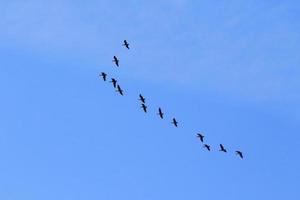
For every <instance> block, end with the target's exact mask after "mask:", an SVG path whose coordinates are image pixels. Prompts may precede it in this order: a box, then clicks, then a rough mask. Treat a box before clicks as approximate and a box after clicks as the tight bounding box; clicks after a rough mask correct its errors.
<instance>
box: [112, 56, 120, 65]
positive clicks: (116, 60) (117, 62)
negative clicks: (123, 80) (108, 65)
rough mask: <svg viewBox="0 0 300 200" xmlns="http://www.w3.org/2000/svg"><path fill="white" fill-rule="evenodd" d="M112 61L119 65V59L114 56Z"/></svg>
mask: <svg viewBox="0 0 300 200" xmlns="http://www.w3.org/2000/svg"><path fill="white" fill-rule="evenodd" d="M113 62H114V63H115V64H116V65H117V67H119V60H118V58H117V57H116V56H114V59H113Z"/></svg>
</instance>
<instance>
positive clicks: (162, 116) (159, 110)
mask: <svg viewBox="0 0 300 200" xmlns="http://www.w3.org/2000/svg"><path fill="white" fill-rule="evenodd" d="M157 114H158V115H159V116H160V118H161V119H163V118H164V113H163V112H162V111H161V108H158V113H157ZM176 123H177V122H176Z"/></svg>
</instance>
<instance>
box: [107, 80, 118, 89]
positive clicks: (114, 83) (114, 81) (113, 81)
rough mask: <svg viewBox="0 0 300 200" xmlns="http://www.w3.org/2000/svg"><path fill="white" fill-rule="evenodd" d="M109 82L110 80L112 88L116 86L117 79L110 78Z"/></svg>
mask: <svg viewBox="0 0 300 200" xmlns="http://www.w3.org/2000/svg"><path fill="white" fill-rule="evenodd" d="M109 82H111V83H112V84H113V86H114V88H116V87H117V80H116V79H114V78H112V79H111V81H109Z"/></svg>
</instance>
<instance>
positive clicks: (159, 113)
mask: <svg viewBox="0 0 300 200" xmlns="http://www.w3.org/2000/svg"><path fill="white" fill-rule="evenodd" d="M157 114H158V115H159V117H160V118H161V119H163V118H164V113H163V112H162V111H161V108H158V113H157Z"/></svg>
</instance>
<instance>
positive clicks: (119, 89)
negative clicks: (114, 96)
mask: <svg viewBox="0 0 300 200" xmlns="http://www.w3.org/2000/svg"><path fill="white" fill-rule="evenodd" d="M116 91H117V92H119V93H120V95H122V96H123V90H122V89H121V87H120V85H117V90H116Z"/></svg>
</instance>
